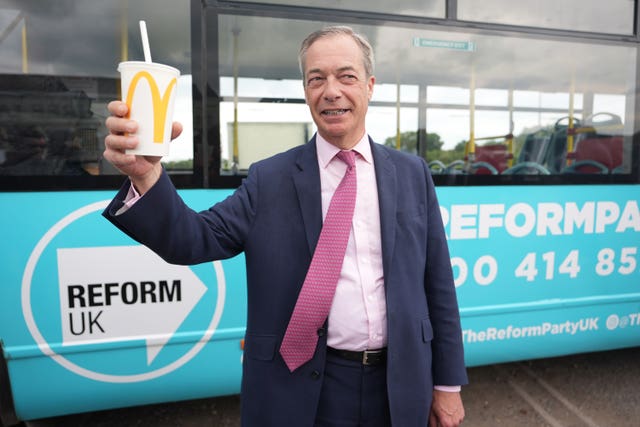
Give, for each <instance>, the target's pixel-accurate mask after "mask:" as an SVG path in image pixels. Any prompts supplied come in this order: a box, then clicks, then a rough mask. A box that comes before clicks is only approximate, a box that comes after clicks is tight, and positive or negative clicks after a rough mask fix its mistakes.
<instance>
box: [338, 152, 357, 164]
mask: <svg viewBox="0 0 640 427" xmlns="http://www.w3.org/2000/svg"><path fill="white" fill-rule="evenodd" d="M336 156H338V158H339V159H340V160H342V161H343V162H345V163H346V164H347V166H349V168H352V167H354V166H355V165H356V153H355V151H353V150H349V151H340V152H338V154H336Z"/></svg>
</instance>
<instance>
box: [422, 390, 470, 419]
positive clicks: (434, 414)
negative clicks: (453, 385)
mask: <svg viewBox="0 0 640 427" xmlns="http://www.w3.org/2000/svg"><path fill="white" fill-rule="evenodd" d="M462 420H464V406H463V405H462V398H461V397H460V393H457V392H449V391H441V390H433V402H432V403H431V413H430V414H429V426H430V427H455V426H459V425H460V424H461V423H462Z"/></svg>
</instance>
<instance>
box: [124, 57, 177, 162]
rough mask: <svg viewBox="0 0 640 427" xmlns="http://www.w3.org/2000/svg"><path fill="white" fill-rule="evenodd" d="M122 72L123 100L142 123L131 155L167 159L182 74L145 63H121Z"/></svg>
mask: <svg viewBox="0 0 640 427" xmlns="http://www.w3.org/2000/svg"><path fill="white" fill-rule="evenodd" d="M118 71H119V72H120V77H121V79H122V100H123V101H124V102H126V103H127V106H128V107H129V118H130V119H132V120H135V121H136V122H138V132H137V133H136V135H137V136H138V138H139V140H140V143H139V144H138V146H137V147H136V148H135V149H133V150H127V154H138V155H144V156H167V155H168V154H169V145H170V144H169V143H170V141H171V126H172V123H173V106H174V104H175V99H176V89H177V85H178V77H179V76H180V71H178V70H177V69H176V68H173V67H170V66H168V65H163V64H158V63H155V62H143V61H126V62H121V63H120V64H118Z"/></svg>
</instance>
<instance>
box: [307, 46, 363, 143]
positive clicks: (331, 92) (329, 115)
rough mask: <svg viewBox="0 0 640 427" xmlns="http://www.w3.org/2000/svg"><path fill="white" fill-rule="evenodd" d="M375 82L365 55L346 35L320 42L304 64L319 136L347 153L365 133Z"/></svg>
mask: <svg viewBox="0 0 640 427" xmlns="http://www.w3.org/2000/svg"><path fill="white" fill-rule="evenodd" d="M374 83H375V78H374V77H373V76H369V77H367V74H366V72H365V69H364V62H363V57H362V51H361V50H360V48H359V47H358V45H357V44H356V42H355V40H353V39H352V38H351V37H349V36H346V35H336V36H329V37H324V38H321V39H318V40H316V41H315V42H314V43H313V44H312V45H311V46H309V49H308V50H307V54H306V57H305V63H304V84H305V87H304V94H305V99H306V101H307V105H308V106H309V110H310V111H311V115H312V116H313V120H314V122H315V123H316V126H318V133H319V134H320V135H321V136H322V137H323V138H324V139H326V140H327V141H329V142H330V143H331V144H333V145H335V146H336V147H339V148H341V149H343V150H348V149H350V148H352V147H353V146H355V145H356V144H357V143H358V141H360V139H361V138H362V136H363V135H364V133H365V116H366V114H367V108H368V105H369V100H370V99H371V95H372V93H373V85H374Z"/></svg>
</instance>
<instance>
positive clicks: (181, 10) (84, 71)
mask: <svg viewBox="0 0 640 427" xmlns="http://www.w3.org/2000/svg"><path fill="white" fill-rule="evenodd" d="M5 3H6V2H5ZM127 3H128V5H127ZM159 3H161V4H160V5H159ZM9 4H10V5H11V7H12V8H4V7H5V6H3V8H0V34H1V35H2V40H1V41H0V58H2V61H0V175H5V176H6V175H13V176H16V175H19V176H24V175H40V176H48V175H98V174H112V173H117V172H116V171H115V169H113V168H112V167H111V166H110V165H109V164H107V163H106V162H104V161H103V160H102V152H103V150H104V137H105V136H106V128H105V126H104V120H105V118H106V116H107V114H108V112H107V109H106V106H107V104H108V102H110V101H112V100H114V99H118V98H119V97H120V93H119V92H120V83H119V75H118V73H117V71H116V70H117V65H118V62H120V61H122V60H141V59H142V58H143V53H142V44H141V42H140V36H139V26H138V21H139V20H140V19H145V20H146V21H147V27H148V29H149V37H150V43H151V50H152V54H153V59H154V60H156V61H158V62H164V63H168V64H170V65H173V66H176V67H177V68H179V69H180V71H181V74H182V77H181V79H180V81H179V82H178V92H177V93H178V98H177V99H176V117H175V118H176V120H179V121H181V122H182V123H183V125H184V129H185V131H184V132H183V135H181V137H180V138H179V139H178V140H176V141H175V142H174V143H173V144H172V155H171V156H169V157H168V158H166V159H163V162H167V163H165V165H166V166H167V167H168V168H169V169H171V168H173V167H175V166H176V165H178V164H180V165H181V167H182V168H191V167H192V162H193V135H192V134H193V132H192V128H193V125H192V123H193V118H192V112H191V110H192V101H191V99H192V98H191V77H190V74H191V47H190V34H189V32H190V15H189V8H185V7H184V5H183V4H180V3H175V2H170V1H168V0H162V2H158V1H155V0H154V1H152V0H139V1H136V2H95V1H92V0H76V1H66V2H42V1H38V0H21V1H19V2H18V1H14V2H9ZM96 22H99V23H101V25H96ZM123 22H124V23H125V25H124V26H122V25H121V24H122V23H123ZM105 28H108V29H109V30H108V31H106V30H105Z"/></svg>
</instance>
